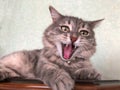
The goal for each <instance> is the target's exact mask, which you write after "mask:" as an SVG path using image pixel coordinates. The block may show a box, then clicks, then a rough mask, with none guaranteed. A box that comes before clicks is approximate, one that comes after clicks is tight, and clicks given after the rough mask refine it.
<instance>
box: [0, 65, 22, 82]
mask: <svg viewBox="0 0 120 90" xmlns="http://www.w3.org/2000/svg"><path fill="white" fill-rule="evenodd" d="M11 77H20V75H19V74H17V73H16V72H15V71H14V70H12V69H11V68H9V67H7V66H5V65H4V64H1V63H0V81H1V80H4V79H6V78H11Z"/></svg>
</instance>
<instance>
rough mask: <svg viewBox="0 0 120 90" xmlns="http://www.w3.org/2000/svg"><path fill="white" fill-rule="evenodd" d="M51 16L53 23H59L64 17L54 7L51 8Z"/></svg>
mask: <svg viewBox="0 0 120 90" xmlns="http://www.w3.org/2000/svg"><path fill="white" fill-rule="evenodd" d="M49 10H50V14H51V17H52V20H53V22H55V21H57V20H58V19H60V18H61V17H62V15H61V14H60V13H59V12H58V11H57V10H56V9H55V8H53V7H52V6H49Z"/></svg>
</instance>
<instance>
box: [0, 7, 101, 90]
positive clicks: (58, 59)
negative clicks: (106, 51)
mask: <svg viewBox="0 0 120 90" xmlns="http://www.w3.org/2000/svg"><path fill="white" fill-rule="evenodd" d="M49 11H50V14H51V17H52V21H53V23H52V24H51V25H50V26H49V27H48V28H47V29H46V30H45V32H44V35H43V44H44V47H43V48H42V49H38V50H23V51H18V52H14V53H12V54H9V55H6V56H4V57H2V58H1V59H0V80H4V79H6V78H11V77H21V78H26V79H37V80H41V81H43V83H44V84H46V85H48V86H49V87H51V88H52V90H72V89H73V88H74V84H75V83H74V82H75V80H77V79H80V80H88V79H90V80H99V79H101V74H100V73H98V72H97V71H96V70H95V69H94V67H93V66H92V64H91V62H90V57H91V56H92V55H93V54H94V53H95V51H96V40H95V33H94V30H93V29H94V28H95V27H96V26H97V25H98V24H99V23H100V22H101V21H102V20H103V19H100V20H95V21H85V20H83V19H80V18H77V17H73V16H66V15H62V14H61V13H59V12H58V11H57V10H56V9H55V8H54V7H52V6H49Z"/></svg>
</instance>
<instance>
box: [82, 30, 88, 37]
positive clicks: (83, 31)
mask: <svg viewBox="0 0 120 90" xmlns="http://www.w3.org/2000/svg"><path fill="white" fill-rule="evenodd" d="M80 35H81V36H88V35H89V32H88V31H86V30H81V31H80Z"/></svg>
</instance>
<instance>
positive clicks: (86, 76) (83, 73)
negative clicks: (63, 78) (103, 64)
mask: <svg viewBox="0 0 120 90" xmlns="http://www.w3.org/2000/svg"><path fill="white" fill-rule="evenodd" d="M75 76H76V79H80V80H100V79H101V74H100V73H98V72H97V71H96V70H95V69H93V68H81V69H78V70H76V71H75Z"/></svg>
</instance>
